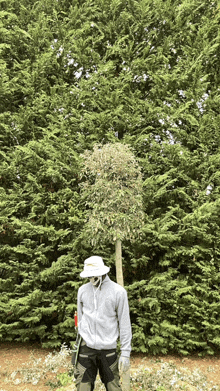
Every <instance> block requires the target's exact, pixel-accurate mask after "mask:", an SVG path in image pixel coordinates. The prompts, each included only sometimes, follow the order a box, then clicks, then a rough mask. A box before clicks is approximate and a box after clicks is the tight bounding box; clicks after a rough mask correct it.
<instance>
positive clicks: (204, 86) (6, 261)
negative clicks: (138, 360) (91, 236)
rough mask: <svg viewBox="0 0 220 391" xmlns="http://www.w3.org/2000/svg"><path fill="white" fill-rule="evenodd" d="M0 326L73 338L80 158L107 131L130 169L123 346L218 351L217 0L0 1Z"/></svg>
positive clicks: (16, 334)
mask: <svg viewBox="0 0 220 391" xmlns="http://www.w3.org/2000/svg"><path fill="white" fill-rule="evenodd" d="M0 7H1V8H0V76H1V79H0V186H1V187H0V195H1V199H0V227H1V231H0V292H1V300H0V307H1V312H0V322H1V323H0V334H1V338H2V339H3V340H20V341H28V340H40V341H42V342H43V343H44V346H59V345H60V343H61V342H62V341H72V340H73V339H74V337H75V334H74V333H75V332H74V325H73V313H74V310H75V309H76V293H77V289H78V287H79V286H80V285H81V283H82V282H81V280H80V279H79V272H80V270H81V269H82V266H83V260H84V259H85V258H86V257H87V256H89V255H91V254H92V253H99V254H100V255H102V256H103V257H104V259H105V261H106V262H107V263H109V265H110V266H112V273H111V276H112V278H113V279H115V275H114V273H115V270H114V259H113V255H114V249H113V248H112V247H107V246H106V245H103V244H97V245H96V246H94V247H90V246H89V245H88V240H87V236H86V232H85V230H84V225H85V215H86V214H85V211H86V200H85V199H83V197H82V196H81V194H80V190H79V189H80V187H79V181H80V179H79V176H78V171H79V169H78V168H79V159H80V154H81V153H83V152H84V151H85V150H86V149H89V148H92V146H93V145H94V144H95V143H97V142H98V143H103V144H105V143H108V142H111V141H114V140H115V138H116V137H117V138H118V139H119V140H120V142H122V143H126V144H128V145H130V146H131V147H132V148H133V150H134V152H135V154H136V157H137V158H138V159H139V163H140V165H141V167H142V172H143V178H144V208H145V209H144V210H145V224H144V227H143V229H142V237H141V240H136V241H135V242H134V243H132V244H131V243H130V242H127V243H125V244H124V252H123V257H124V260H123V264H124V265H125V269H124V277H125V285H126V286H127V290H128V294H129V299H130V308H131V318H132V324H133V349H134V350H136V351H142V352H150V353H157V352H163V353H166V352H170V351H175V352H180V353H183V354H187V353H189V352H191V351H200V352H204V353H209V354H213V353H214V352H215V351H216V350H217V349H219V346H220V338H219V329H220V315H219V314H220V311H219V309H220V308H219V302H220V300H219V299H220V295H219V282H220V273H219V272H220V260H219V259H220V254H219V252H220V250H219V248H220V246H219V236H220V235H219V233H220V232H219V231H220V230H219V223H220V219H219V210H220V205H219V203H220V201H219V185H220V183H219V182H220V176H219V169H220V149H219V148H220V145H219V140H220V138H219V128H220V115H219V114H220V113H219V111H220V110H219V93H220V90H219V81H220V76H219V75H220V69H219V49H220V47H219V46H220V39H219V38H220V36H219V22H220V11H219V6H218V4H217V1H204V0H191V1H188V0H184V1H182V2H179V1H177V0H174V1H165V2H164V1H162V0H142V1H137V0H129V1H125V0H113V1H112V0H94V1H91V0H85V1H77V0H72V1H69V0H62V1H58V2H54V1H53V0H48V1H46V2H45V1H42V0H39V1H38V2H36V1H30V0H21V1H19V2H17V1H16V0H7V1H6V0H1V2H0Z"/></svg>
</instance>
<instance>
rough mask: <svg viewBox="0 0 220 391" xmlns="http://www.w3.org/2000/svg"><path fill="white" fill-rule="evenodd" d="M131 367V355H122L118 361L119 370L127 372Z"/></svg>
mask: <svg viewBox="0 0 220 391" xmlns="http://www.w3.org/2000/svg"><path fill="white" fill-rule="evenodd" d="M129 368H130V359H129V357H123V356H120V358H119V362H118V369H119V372H121V373H123V372H127V370H128V369H129Z"/></svg>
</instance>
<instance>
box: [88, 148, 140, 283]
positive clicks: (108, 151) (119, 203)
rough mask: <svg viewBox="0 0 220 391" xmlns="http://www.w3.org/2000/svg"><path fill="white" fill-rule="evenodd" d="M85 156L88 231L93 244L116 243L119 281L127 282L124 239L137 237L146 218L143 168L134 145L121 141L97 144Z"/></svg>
mask: <svg viewBox="0 0 220 391" xmlns="http://www.w3.org/2000/svg"><path fill="white" fill-rule="evenodd" d="M82 157H83V167H82V173H81V175H82V178H83V179H84V181H83V182H82V183H81V187H82V196H83V198H86V204H87V206H88V213H87V218H88V221H87V223H86V224H85V231H86V232H87V234H88V235H89V237H90V238H91V244H93V245H95V244H96V243H97V242H106V241H109V242H111V243H112V242H114V243H115V261H116V276H117V282H118V283H119V284H120V285H124V282H123V269H122V241H123V240H125V239H127V240H128V239H129V240H133V239H134V238H135V237H137V235H138V234H139V233H140V230H141V227H142V225H143V220H144V214H143V204H142V175H141V169H140V167H139V165H138V162H137V160H136V159H135V156H134V154H133V153H132V151H131V149H130V148H129V147H128V146H127V145H125V144H121V143H119V142H118V143H111V144H105V145H104V146H100V145H95V146H94V148H93V151H88V150H87V151H85V152H84V154H83V155H82Z"/></svg>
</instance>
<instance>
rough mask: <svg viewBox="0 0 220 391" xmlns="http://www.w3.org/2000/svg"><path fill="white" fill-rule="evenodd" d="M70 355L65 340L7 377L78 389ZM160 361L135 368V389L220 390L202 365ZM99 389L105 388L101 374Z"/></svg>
mask: <svg viewBox="0 0 220 391" xmlns="http://www.w3.org/2000/svg"><path fill="white" fill-rule="evenodd" d="M70 358H71V350H70V349H69V348H68V347H67V346H66V345H65V344H64V345H62V347H61V349H60V351H59V352H54V353H49V354H48V355H47V356H46V357H45V359H41V358H39V359H36V358H35V357H34V356H32V357H31V359H30V361H29V362H28V363H26V365H25V367H23V368H20V369H17V370H16V371H13V372H12V373H10V374H8V375H7V380H8V381H9V382H10V383H13V384H14V385H18V384H27V383H29V384H30V385H31V384H33V385H37V384H38V383H39V382H40V381H41V380H42V379H44V381H45V385H47V386H48V390H51V391H52V390H56V391H69V390H71V391H75V390H76V388H75V385H74V377H73V367H72V364H71V359H70ZM157 365H159V368H152V367H150V368H149V367H146V365H140V366H139V367H138V369H136V370H135V369H133V368H132V369H131V376H130V380H131V391H138V390H145V391H171V390H172V391H173V390H176V391H181V390H185V391H220V387H219V386H218V385H214V384H213V383H212V382H210V381H209V382H208V380H207V378H206V376H205V375H204V374H203V373H202V372H201V371H199V370H198V369H195V370H193V371H191V372H190V371H189V369H187V368H185V367H181V368H179V369H177V367H176V366H175V364H172V363H166V362H160V363H157ZM95 389H96V390H97V391H102V390H103V391H104V390H105V387H104V385H103V384H102V383H101V381H100V378H99V377H98V378H97V381H96V388H95ZM0 391H4V390H0Z"/></svg>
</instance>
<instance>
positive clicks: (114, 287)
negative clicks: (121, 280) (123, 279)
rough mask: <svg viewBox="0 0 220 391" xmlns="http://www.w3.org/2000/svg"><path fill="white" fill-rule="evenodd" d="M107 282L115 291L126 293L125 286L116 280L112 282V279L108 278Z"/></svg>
mask: <svg viewBox="0 0 220 391" xmlns="http://www.w3.org/2000/svg"><path fill="white" fill-rule="evenodd" d="M108 283H109V284H110V286H111V287H112V289H114V290H115V291H116V292H119V293H126V290H125V288H123V286H121V285H119V284H118V283H117V282H114V281H112V280H110V279H109V281H108Z"/></svg>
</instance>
